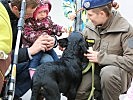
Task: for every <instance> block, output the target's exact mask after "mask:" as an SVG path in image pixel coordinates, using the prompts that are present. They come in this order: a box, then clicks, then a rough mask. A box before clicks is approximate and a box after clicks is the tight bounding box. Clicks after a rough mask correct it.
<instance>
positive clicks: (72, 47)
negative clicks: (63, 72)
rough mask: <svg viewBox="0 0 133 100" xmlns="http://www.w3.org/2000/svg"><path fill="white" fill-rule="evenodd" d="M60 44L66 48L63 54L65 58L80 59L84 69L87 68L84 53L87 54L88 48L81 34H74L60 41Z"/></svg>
mask: <svg viewBox="0 0 133 100" xmlns="http://www.w3.org/2000/svg"><path fill="white" fill-rule="evenodd" d="M58 43H59V45H60V46H61V47H62V48H66V49H65V50H64V52H63V56H69V57H75V58H78V59H80V61H81V62H82V65H83V66H82V67H85V66H86V64H85V62H86V57H84V53H86V52H87V48H88V47H87V42H86V41H85V39H84V38H83V36H82V34H81V33H79V32H73V33H71V34H70V36H69V37H68V38H63V39H59V40H58ZM87 61H88V60H87Z"/></svg>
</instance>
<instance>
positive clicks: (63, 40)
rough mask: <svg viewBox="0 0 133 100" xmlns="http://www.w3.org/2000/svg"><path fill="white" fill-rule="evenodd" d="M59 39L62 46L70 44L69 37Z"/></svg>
mask: <svg viewBox="0 0 133 100" xmlns="http://www.w3.org/2000/svg"><path fill="white" fill-rule="evenodd" d="M57 41H58V43H59V45H60V46H61V47H62V48H64V47H67V45H68V39H67V38H62V39H59V40H57Z"/></svg>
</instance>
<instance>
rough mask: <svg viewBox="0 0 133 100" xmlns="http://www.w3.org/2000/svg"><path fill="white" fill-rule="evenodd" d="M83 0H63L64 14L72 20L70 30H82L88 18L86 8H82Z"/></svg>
mask: <svg viewBox="0 0 133 100" xmlns="http://www.w3.org/2000/svg"><path fill="white" fill-rule="evenodd" d="M82 3H83V0H63V11H64V16H65V17H67V18H68V19H69V20H70V25H69V26H68V30H69V31H70V32H72V31H82V30H83V29H84V27H85V24H86V22H87V21H88V19H87V18H86V10H84V9H83V8H82Z"/></svg>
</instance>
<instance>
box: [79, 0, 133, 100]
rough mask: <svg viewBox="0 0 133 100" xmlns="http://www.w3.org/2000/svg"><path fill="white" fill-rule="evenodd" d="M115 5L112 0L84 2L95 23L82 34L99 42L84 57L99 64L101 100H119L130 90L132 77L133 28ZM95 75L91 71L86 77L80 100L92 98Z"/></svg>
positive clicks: (97, 76) (97, 78)
mask: <svg viewBox="0 0 133 100" xmlns="http://www.w3.org/2000/svg"><path fill="white" fill-rule="evenodd" d="M114 6H116V5H113V1H112V0H102V2H101V1H100V0H84V3H83V8H85V9H86V10H87V16H88V19H90V20H91V22H90V23H88V24H87V25H86V27H85V29H84V31H83V32H82V34H83V36H84V38H85V39H93V40H95V44H94V45H93V50H88V52H87V53H85V54H84V55H85V56H86V57H87V59H88V60H89V61H90V62H92V63H95V76H94V79H95V82H94V83H95V84H94V85H95V92H94V98H95V99H97V100H118V99H119V95H120V94H122V93H125V92H126V91H127V89H128V88H129V86H130V83H131V78H132V72H133V52H132V51H133V43H132V41H133V27H132V26H131V25H130V24H129V23H128V21H127V20H126V19H125V18H123V17H122V16H121V14H120V13H119V12H118V11H116V10H113V9H112V7H114ZM91 75H92V74H91V71H88V72H87V73H86V74H85V75H83V79H82V82H81V85H80V87H79V89H78V92H77V96H76V100H87V98H88V97H89V94H90V91H91V82H92V78H91ZM99 94H102V97H100V95H99ZM98 95H99V96H98Z"/></svg>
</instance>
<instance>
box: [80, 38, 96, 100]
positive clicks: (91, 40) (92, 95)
mask: <svg viewBox="0 0 133 100" xmlns="http://www.w3.org/2000/svg"><path fill="white" fill-rule="evenodd" d="M86 41H87V42H88V43H89V45H90V47H89V50H93V48H92V46H93V44H94V43H95V41H94V39H88V40H86ZM90 68H91V69H92V83H91V92H90V95H89V97H88V99H87V100H91V98H92V100H95V99H94V90H95V87H94V73H95V63H93V62H89V64H88V65H87V67H86V68H85V69H84V70H83V71H82V74H85V73H86V72H88V71H89V69H90Z"/></svg>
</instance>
